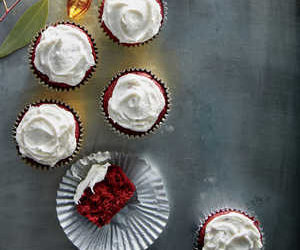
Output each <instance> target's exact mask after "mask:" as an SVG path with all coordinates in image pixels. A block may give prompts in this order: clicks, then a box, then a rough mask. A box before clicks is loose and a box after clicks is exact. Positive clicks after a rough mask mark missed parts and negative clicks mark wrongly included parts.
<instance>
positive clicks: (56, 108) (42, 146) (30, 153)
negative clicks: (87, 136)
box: [14, 100, 82, 169]
mask: <svg viewBox="0 0 300 250" xmlns="http://www.w3.org/2000/svg"><path fill="white" fill-rule="evenodd" d="M14 137H15V140H16V143H17V149H18V152H19V154H20V155H21V156H22V157H23V158H24V159H25V160H26V162H28V163H29V164H30V165H31V166H34V167H37V168H42V169H50V168H54V167H58V166H61V165H64V164H67V163H69V162H70V161H71V160H72V158H73V156H75V154H76V153H77V152H78V151H79V148H80V145H81V140H82V138H81V137H82V126H81V122H80V120H79V116H78V115H77V114H76V112H75V111H74V110H73V109H71V108H70V107H69V106H67V105H66V104H64V103H61V102H57V101H48V100H44V101H40V102H38V103H33V104H31V105H28V106H27V107H26V108H25V109H24V111H23V112H21V113H20V115H19V117H18V120H17V121H16V124H15V127H14Z"/></svg>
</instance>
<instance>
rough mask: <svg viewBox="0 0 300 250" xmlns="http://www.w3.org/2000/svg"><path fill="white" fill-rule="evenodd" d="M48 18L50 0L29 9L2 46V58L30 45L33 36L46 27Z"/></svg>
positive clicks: (0, 50)
mask: <svg viewBox="0 0 300 250" xmlns="http://www.w3.org/2000/svg"><path fill="white" fill-rule="evenodd" d="M47 17H48V0H40V1H38V2H37V3H35V4H34V5H32V6H31V7H30V8H28V9H27V10H26V11H25V13H24V14H23V15H22V16H21V17H20V19H19V20H18V21H17V23H16V25H15V27H13V28H12V30H11V31H10V32H9V34H8V35H7V37H6V38H5V40H4V41H3V43H2V44H1V46H0V58H2V57H5V56H7V55H9V54H10V53H12V52H14V51H16V50H17V49H20V48H23V47H24V46H26V45H27V44H28V43H30V41H31V39H32V38H33V36H34V35H35V34H36V33H37V32H38V31H39V30H40V29H42V28H43V27H44V26H45V24H46V20H47Z"/></svg>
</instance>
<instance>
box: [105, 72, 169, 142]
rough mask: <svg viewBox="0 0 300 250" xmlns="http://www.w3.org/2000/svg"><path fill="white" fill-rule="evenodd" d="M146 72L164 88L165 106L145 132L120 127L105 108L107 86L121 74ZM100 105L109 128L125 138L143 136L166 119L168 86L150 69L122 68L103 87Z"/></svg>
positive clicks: (167, 112)
mask: <svg viewBox="0 0 300 250" xmlns="http://www.w3.org/2000/svg"><path fill="white" fill-rule="evenodd" d="M139 72H140V73H146V74H148V75H150V76H151V77H152V78H153V80H155V81H156V82H157V83H159V84H160V86H161V87H162V88H163V90H164V97H165V100H166V104H165V108H164V110H163V111H162V112H161V113H160V115H159V117H158V119H157V122H156V123H155V124H154V125H153V126H152V128H151V129H149V130H148V131H146V132H136V131H132V130H129V129H126V128H123V127H121V126H120V125H118V124H117V123H115V122H114V121H113V120H112V119H111V118H109V115H108V112H107V110H106V109H105V102H106V99H105V93H106V91H107V90H108V88H109V87H110V85H111V84H113V83H114V82H115V81H116V80H117V79H118V78H120V77H121V76H123V75H125V74H128V73H139ZM100 105H101V110H102V114H103V115H104V117H105V120H106V121H107V124H109V126H110V128H111V129H112V130H113V131H114V132H115V133H117V134H119V135H122V136H126V137H127V138H140V137H144V136H146V135H149V134H154V133H155V132H156V131H157V129H158V128H159V127H160V126H161V125H162V124H163V123H164V122H165V121H166V119H167V117H168V115H169V112H170V109H171V97H170V93H169V88H168V87H167V86H166V84H165V83H164V82H163V81H162V80H161V79H159V78H157V77H156V76H155V75H154V74H153V73H152V72H151V71H149V70H146V69H135V68H132V69H127V70H124V71H122V72H119V73H118V74H117V75H115V76H114V77H113V78H112V79H111V81H110V83H109V84H108V85H107V86H106V87H105V88H104V90H103V92H102V95H101V97H100Z"/></svg>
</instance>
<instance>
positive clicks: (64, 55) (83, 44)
mask: <svg viewBox="0 0 300 250" xmlns="http://www.w3.org/2000/svg"><path fill="white" fill-rule="evenodd" d="M29 60H30V64H31V68H32V70H33V73H34V74H35V75H36V76H37V78H38V79H39V80H40V82H41V83H43V84H45V85H46V86H48V87H50V88H52V89H55V90H71V89H75V88H76V87H79V86H80V85H82V84H84V83H85V82H86V81H87V80H88V79H89V78H90V77H91V76H92V73H93V72H94V71H95V68H96V64H97V48H96V45H95V43H94V40H93V39H92V38H91V36H90V35H89V34H88V32H87V31H86V30H85V29H84V28H83V27H81V26H79V25H77V24H74V23H69V22H61V23H55V24H51V25H49V26H47V27H46V28H45V29H43V30H42V31H41V32H40V33H38V34H37V36H36V37H35V38H34V40H33V42H32V44H31V48H30V56H29Z"/></svg>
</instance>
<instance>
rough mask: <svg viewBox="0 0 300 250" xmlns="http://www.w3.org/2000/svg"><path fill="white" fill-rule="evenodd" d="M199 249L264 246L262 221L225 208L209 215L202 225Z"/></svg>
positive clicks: (255, 247) (256, 247)
mask: <svg viewBox="0 0 300 250" xmlns="http://www.w3.org/2000/svg"><path fill="white" fill-rule="evenodd" d="M197 246H198V249H203V250H208V249H209V250H212V249H215V250H218V249H233V250H235V249H236V250H238V249H245V250H246V249H247V250H259V249H262V248H263V237H262V233H261V228H260V223H259V222H258V221H257V220H256V219H255V218H254V217H252V216H249V215H248V214H247V213H245V212H242V211H239V210H234V209H225V210H219V211H216V212H215V213H213V214H211V215H209V216H208V217H207V218H206V220H205V222H204V223H203V224H202V225H201V226H200V229H199V232H198V237H197Z"/></svg>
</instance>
